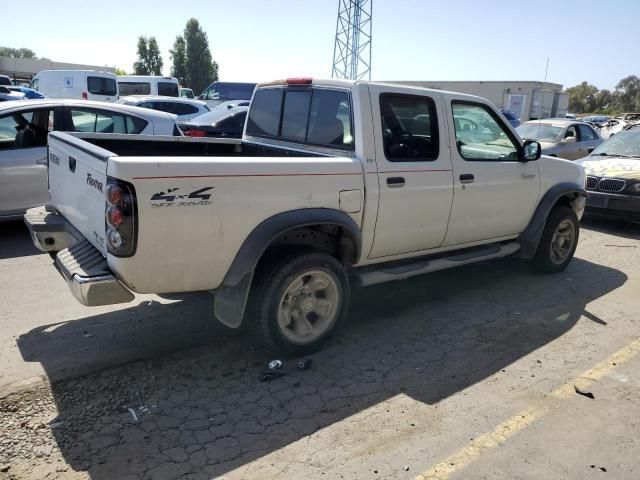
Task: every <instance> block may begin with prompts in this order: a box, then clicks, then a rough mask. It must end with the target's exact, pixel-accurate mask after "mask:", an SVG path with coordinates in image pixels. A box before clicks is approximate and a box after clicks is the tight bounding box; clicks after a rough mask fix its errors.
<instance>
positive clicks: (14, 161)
mask: <svg viewBox="0 0 640 480" xmlns="http://www.w3.org/2000/svg"><path fill="white" fill-rule="evenodd" d="M53 120H54V109H53V108H39V109H29V110H26V109H25V110H22V111H19V112H18V111H14V112H13V113H6V114H3V115H1V116H0V212H2V213H1V214H2V215H11V214H19V213H22V212H23V211H24V210H26V209H27V208H31V207H36V206H40V205H44V204H45V203H47V201H48V200H49V193H48V190H47V134H48V132H50V131H51V130H52V129H53Z"/></svg>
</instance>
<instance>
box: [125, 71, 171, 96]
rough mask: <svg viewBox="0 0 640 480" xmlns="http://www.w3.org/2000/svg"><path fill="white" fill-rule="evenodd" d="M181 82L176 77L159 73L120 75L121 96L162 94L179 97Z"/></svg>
mask: <svg viewBox="0 0 640 480" xmlns="http://www.w3.org/2000/svg"><path fill="white" fill-rule="evenodd" d="M179 87H180V84H179V82H178V80H177V79H176V78H173V77H162V76H157V75H119V76H118V90H119V93H120V97H124V96H127V95H155V96H157V95H160V96H163V97H179V96H180V95H179V94H178V91H179Z"/></svg>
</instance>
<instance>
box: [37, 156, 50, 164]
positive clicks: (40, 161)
mask: <svg viewBox="0 0 640 480" xmlns="http://www.w3.org/2000/svg"><path fill="white" fill-rule="evenodd" d="M36 163H37V164H38V165H48V164H49V162H48V161H47V159H46V158H40V159H38V160H36Z"/></svg>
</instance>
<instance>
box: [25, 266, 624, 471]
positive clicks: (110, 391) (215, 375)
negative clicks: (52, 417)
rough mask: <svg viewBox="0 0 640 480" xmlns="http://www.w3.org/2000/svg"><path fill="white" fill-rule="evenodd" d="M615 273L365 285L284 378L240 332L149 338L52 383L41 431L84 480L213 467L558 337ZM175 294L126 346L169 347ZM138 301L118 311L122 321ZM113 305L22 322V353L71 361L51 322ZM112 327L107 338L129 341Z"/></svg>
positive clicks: (486, 371)
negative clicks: (307, 359)
mask: <svg viewBox="0 0 640 480" xmlns="http://www.w3.org/2000/svg"><path fill="white" fill-rule="evenodd" d="M596 279H597V280H596ZM626 280H627V277H626V276H625V275H624V274H623V273H621V272H619V271H617V270H614V269H611V268H608V267H604V266H601V265H596V264H593V263H590V262H587V261H584V260H580V259H577V258H576V259H575V260H574V261H573V262H572V263H571V265H570V266H569V268H568V270H567V271H566V272H565V273H563V274H558V275H550V276H544V275H535V274H532V273H531V272H530V271H529V270H528V268H527V266H526V265H525V264H523V263H522V262H519V261H517V260H505V261H501V262H492V263H483V264H477V265H472V266H468V267H462V268H459V269H456V270H449V271H444V272H438V273H434V274H431V275H427V276H424V277H419V278H414V279H411V280H407V281H404V282H397V283H390V284H383V285H379V286H375V287H370V288H367V289H363V290H360V291H356V292H355V293H354V301H353V306H352V308H351V311H350V314H349V318H348V322H347V324H346V325H345V326H344V328H343V329H342V330H341V331H340V332H339V334H338V335H337V336H336V337H335V338H334V340H333V341H331V342H330V344H329V345H328V346H327V347H326V348H325V349H324V350H323V351H321V352H319V353H318V354H316V355H314V356H313V365H312V368H311V369H310V370H307V371H298V370H296V369H295V368H292V366H291V362H287V364H286V365H285V371H286V372H287V373H288V375H286V376H283V377H281V378H278V379H275V380H273V381H271V382H265V383H261V382H259V381H258V375H259V372H260V371H261V369H262V366H263V365H264V364H265V362H266V361H267V360H269V358H268V357H267V356H266V354H265V352H263V351H260V350H256V349H253V348H252V347H251V346H250V345H251V344H250V339H249V338H248V337H247V336H246V335H238V336H234V337H233V338H229V336H228V335H227V334H226V333H225V332H220V335H218V336H216V335H217V334H216V333H215V332H213V333H211V335H210V336H208V337H207V336H206V335H205V336H202V335H201V332H200V333H198V335H200V338H195V339H194V340H193V343H194V344H197V343H200V341H201V340H202V339H203V338H206V341H207V344H206V345H205V346H200V347H197V348H190V349H183V350H180V351H177V352H176V353H174V354H171V355H165V356H162V357H157V356H155V355H154V354H153V349H151V350H148V351H149V352H151V353H150V354H149V357H148V358H146V359H143V360H141V361H137V362H132V363H129V364H126V365H122V366H116V367H112V368H108V369H105V370H102V371H101V372H97V373H94V374H92V375H87V376H85V377H80V378H76V379H72V380H64V381H59V382H54V383H53V385H52V390H53V395H54V399H55V402H56V404H57V407H58V410H59V417H58V419H57V420H56V422H59V423H58V426H57V428H54V429H53V433H54V435H55V438H56V441H57V443H58V446H59V447H60V449H61V450H62V453H63V455H64V457H65V459H66V461H67V462H68V463H69V465H70V466H71V467H73V468H74V469H75V470H85V471H87V472H88V473H89V475H90V476H91V478H92V479H95V480H98V479H100V480H102V479H113V478H151V479H155V478H158V479H160V478H210V477H212V476H216V475H222V474H224V473H226V472H229V471H230V470H232V469H234V468H237V467H239V466H241V465H244V464H246V463H248V462H250V461H252V460H255V459H257V458H260V457H262V456H264V455H266V454H268V453H270V452H273V451H276V450H278V449H280V448H282V447H284V446H286V445H288V444H290V443H292V442H294V441H296V440H299V439H300V438H303V437H304V436H306V435H309V434H311V433H313V432H315V431H316V430H318V429H321V428H323V427H327V426H329V425H331V424H333V423H334V422H338V421H340V420H343V419H345V418H347V417H349V416H351V415H353V414H355V413H358V412H360V411H362V410H365V409H367V408H368V407H371V406H373V405H376V404H378V403H379V402H381V401H384V400H386V399H389V398H391V397H393V396H395V395H397V394H399V393H403V394H405V395H408V396H410V397H412V398H413V399H415V400H418V401H421V402H425V403H427V404H433V403H436V402H438V401H440V400H443V399H445V398H447V397H448V396H450V395H452V394H454V393H456V392H459V391H461V390H463V389H465V388H466V387H468V386H470V385H472V384H474V383H476V382H478V381H481V380H482V379H485V378H487V377H489V376H491V375H493V374H495V373H497V372H500V371H501V369H504V368H506V367H507V366H508V365H510V364H512V363H513V362H515V361H517V360H518V359H520V358H522V357H524V356H526V355H528V354H529V353H531V352H532V351H534V350H536V349H538V348H540V347H541V346H543V345H545V344H547V343H549V342H551V341H552V340H554V339H556V338H558V337H560V336H561V335H563V334H564V333H566V332H567V331H568V330H569V329H571V328H572V326H573V325H574V324H575V322H576V321H577V320H578V319H579V318H580V317H581V316H583V315H585V313H586V316H587V318H589V319H590V320H595V321H599V320H598V319H597V318H596V317H594V316H593V315H590V314H588V312H585V306H586V305H587V304H588V303H589V302H591V301H592V300H594V299H596V298H598V297H601V296H603V295H605V294H607V293H608V292H610V291H612V290H614V289H616V288H618V287H620V286H621V285H622V284H624V283H625V281H626ZM186 303H187V302H179V303H177V304H172V305H154V306H153V307H152V308H153V309H154V310H153V311H154V314H153V316H148V315H146V316H145V321H144V322H143V323H142V324H141V327H140V331H139V332H138V335H139V336H140V337H139V340H136V341H140V342H141V349H140V352H144V351H147V346H146V344H145V341H144V340H142V339H143V338H146V337H150V338H153V337H158V336H160V337H162V336H163V335H164V334H166V336H167V338H165V339H163V342H165V343H166V344H171V338H172V337H173V335H175V329H169V330H168V331H166V332H164V333H163V329H164V328H165V327H166V325H167V324H168V322H170V321H171V320H172V319H173V320H174V321H176V322H180V319H181V318H183V316H181V313H180V311H181V309H185V310H184V311H185V312H186V311H188V312H191V313H193V310H190V309H189V308H190V307H188V305H186ZM147 308H149V307H147V306H145V305H140V306H138V307H135V308H133V309H129V310H130V313H131V316H132V318H133V319H135V317H136V315H145V309H147ZM113 315H117V312H116V313H114V314H104V315H99V316H96V317H87V318H84V319H80V320H77V321H75V322H70V324H68V325H64V326H61V327H59V328H57V329H55V330H53V331H52V332H50V333H48V334H47V335H46V336H42V335H39V332H38V331H35V332H30V333H27V334H25V335H23V336H22V337H20V339H19V345H20V348H21V350H22V353H23V356H24V357H25V358H26V359H29V360H30V361H38V362H41V363H42V365H43V367H44V368H45V370H47V371H50V370H51V371H52V373H53V372H54V371H55V370H56V369H59V368H60V363H59V361H58V360H56V358H55V355H52V354H47V355H43V354H42V352H47V351H49V350H50V349H47V348H45V346H39V347H38V346H37V345H36V343H37V342H54V343H55V342H57V349H58V350H59V351H60V352H63V353H62V354H63V355H65V356H66V358H67V359H68V360H67V361H71V362H72V361H73V359H74V358H82V355H83V354H82V353H81V352H76V353H74V351H75V350H77V349H80V348H84V347H81V346H79V345H78V344H77V343H74V342H73V341H71V339H70V338H71V337H66V338H68V339H67V340H65V330H66V329H76V330H83V329H87V328H88V327H87V326H88V325H91V326H92V327H91V328H93V329H95V328H96V325H101V326H102V327H100V328H104V329H107V328H109V325H110V324H111V322H112V320H113V319H112V316H113ZM199 315H202V316H203V317H202V318H201V319H199V320H198V322H197V323H199V324H201V325H204V324H205V323H206V322H208V321H213V320H211V318H210V310H208V309H204V308H202V309H201V311H200V313H199ZM192 322H193V319H191V321H190V322H185V325H190V324H191V325H192V324H193V323H192ZM113 333H114V335H113V338H112V339H111V341H112V342H113V343H117V342H121V341H131V339H128V338H121V337H119V336H118V330H117V329H114V330H113ZM32 335H39V336H38V340H37V341H35V340H33V339H32V338H30V337H31V336H32ZM178 343H180V345H181V346H184V344H183V342H182V340H180V341H179V342H178ZM143 357H144V355H143ZM135 358H140V356H136V357H135ZM120 360H122V359H120ZM130 408H131V409H133V411H134V413H136V418H137V421H136V420H134V418H133V415H131V413H130V412H129V410H128V409H130Z"/></svg>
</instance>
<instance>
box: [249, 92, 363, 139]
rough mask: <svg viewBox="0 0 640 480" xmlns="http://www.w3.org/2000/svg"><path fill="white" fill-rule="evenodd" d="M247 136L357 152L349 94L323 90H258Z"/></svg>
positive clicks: (252, 107)
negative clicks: (354, 144) (273, 138)
mask: <svg viewBox="0 0 640 480" xmlns="http://www.w3.org/2000/svg"><path fill="white" fill-rule="evenodd" d="M247 134H248V135H255V136H259V137H275V138H279V139H282V140H290V141H295V142H299V143H307V144H310V145H317V146H324V147H331V148H340V149H343V150H353V131H352V124H351V102H350V99H349V93H348V92H347V91H342V90H331V89H322V88H313V89H309V88H303V89H300V88H286V89H285V88H264V89H261V90H258V91H257V92H256V93H255V95H254V98H253V103H252V105H251V110H250V112H249V118H248V120H247Z"/></svg>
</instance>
